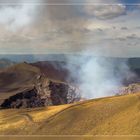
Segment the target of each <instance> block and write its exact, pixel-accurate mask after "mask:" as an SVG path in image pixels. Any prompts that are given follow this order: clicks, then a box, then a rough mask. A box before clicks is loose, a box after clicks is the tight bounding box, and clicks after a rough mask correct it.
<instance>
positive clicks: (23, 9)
mask: <svg viewBox="0 0 140 140" xmlns="http://www.w3.org/2000/svg"><path fill="white" fill-rule="evenodd" d="M35 8H36V6H35V5H27V4H25V3H24V2H22V1H20V3H17V5H2V6H1V7H0V24H1V25H4V26H5V27H6V28H7V29H8V30H11V31H16V30H18V29H20V28H22V27H24V26H26V25H28V24H30V23H31V22H32V21H33V12H34V11H35ZM34 13H35V12H34Z"/></svg>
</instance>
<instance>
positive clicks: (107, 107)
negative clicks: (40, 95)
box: [0, 93, 140, 135]
mask: <svg viewBox="0 0 140 140" xmlns="http://www.w3.org/2000/svg"><path fill="white" fill-rule="evenodd" d="M0 134H10V135H27V134H28V135H140V93H138V94H130V95H123V96H114V97H107V98H100V99H93V100H89V101H83V102H79V103H75V104H69V105H60V106H50V107H44V108H36V109H7V110H0Z"/></svg>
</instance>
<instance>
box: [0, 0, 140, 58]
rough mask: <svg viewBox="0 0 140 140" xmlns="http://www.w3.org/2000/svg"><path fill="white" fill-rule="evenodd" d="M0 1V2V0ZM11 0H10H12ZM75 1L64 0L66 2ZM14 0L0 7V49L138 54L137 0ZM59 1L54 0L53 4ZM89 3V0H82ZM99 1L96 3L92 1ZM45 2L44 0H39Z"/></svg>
mask: <svg viewBox="0 0 140 140" xmlns="http://www.w3.org/2000/svg"><path fill="white" fill-rule="evenodd" d="M1 1H2V0H1ZM1 1H0V2H1ZM15 1H16V0H15ZM68 1H69V3H70V2H75V1H74V0H67V2H68ZM7 2H8V0H7ZM36 2H38V4H35V1H32V2H31V1H30V2H29V1H28V3H27V2H25V1H23V0H22V1H20V3H19V1H17V5H16V4H15V5H4V4H3V5H1V7H0V30H1V32H0V53H1V54H15V53H16V54H29V53H31V54H46V53H82V52H85V51H88V52H89V50H90V52H91V53H95V55H103V56H115V57H139V55H140V46H139V44H140V25H139V23H140V6H139V5H129V6H127V5H126V4H128V3H129V4H130V3H133V4H134V3H138V0H134V1H132V0H121V1H120V0H114V1H113V2H114V3H115V5H111V3H112V0H106V2H107V3H109V4H110V5H102V3H104V2H105V1H104V0H92V3H93V4H92V5H88V4H85V5H69V6H68V5H67V6H66V5H61V3H62V0H54V2H55V3H56V2H57V4H60V5H59V6H58V5H55V4H54V3H52V0H47V3H49V4H53V6H52V5H51V6H50V5H47V4H43V3H44V0H36ZM59 2H60V3H59ZM83 2H85V3H86V2H87V3H89V2H91V0H83ZM98 2H99V3H100V5H97V4H94V3H98ZM45 3H46V1H45ZM63 3H64V0H63Z"/></svg>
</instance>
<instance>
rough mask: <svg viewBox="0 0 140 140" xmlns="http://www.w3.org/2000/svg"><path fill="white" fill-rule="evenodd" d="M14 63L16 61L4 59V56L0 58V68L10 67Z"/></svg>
mask: <svg viewBox="0 0 140 140" xmlns="http://www.w3.org/2000/svg"><path fill="white" fill-rule="evenodd" d="M14 64H16V62H13V61H11V60H9V59H5V58H2V59H0V69H1V68H7V67H10V66H12V65H14Z"/></svg>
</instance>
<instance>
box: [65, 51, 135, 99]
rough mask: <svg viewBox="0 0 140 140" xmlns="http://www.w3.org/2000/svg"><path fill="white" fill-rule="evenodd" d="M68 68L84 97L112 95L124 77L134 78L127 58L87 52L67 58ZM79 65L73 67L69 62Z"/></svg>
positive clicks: (127, 78) (121, 84)
mask: <svg viewBox="0 0 140 140" xmlns="http://www.w3.org/2000/svg"><path fill="white" fill-rule="evenodd" d="M67 61H68V63H67V65H66V68H67V69H68V70H70V73H71V77H72V78H73V79H74V80H75V81H76V82H77V83H78V86H79V89H80V90H81V93H82V96H83V97H84V98H98V97H105V96H111V95H114V94H116V91H117V90H119V88H120V87H122V86H123V81H124V79H126V80H130V79H131V78H134V76H135V74H134V73H132V72H131V71H130V69H129V67H128V65H127V60H123V61H122V60H120V61H119V60H116V59H115V58H114V59H111V58H105V57H100V56H98V57H97V56H95V55H94V54H91V53H87V52H86V54H85V53H84V54H82V55H79V56H77V57H72V58H69V57H68V58H67ZM71 62H73V63H75V64H77V65H78V67H72V65H69V63H71Z"/></svg>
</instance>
